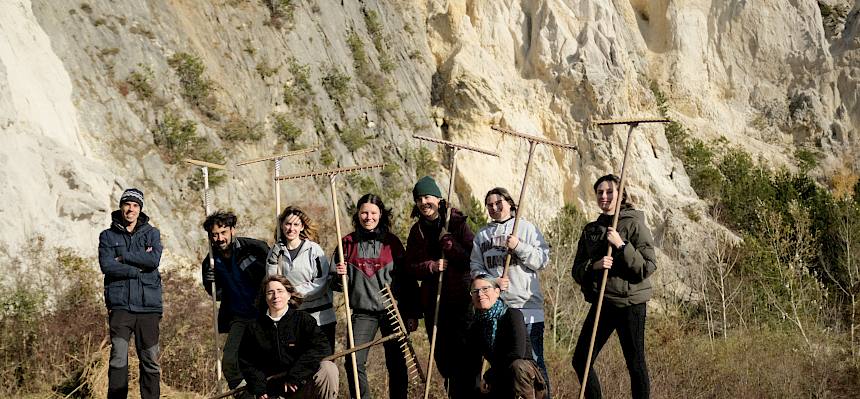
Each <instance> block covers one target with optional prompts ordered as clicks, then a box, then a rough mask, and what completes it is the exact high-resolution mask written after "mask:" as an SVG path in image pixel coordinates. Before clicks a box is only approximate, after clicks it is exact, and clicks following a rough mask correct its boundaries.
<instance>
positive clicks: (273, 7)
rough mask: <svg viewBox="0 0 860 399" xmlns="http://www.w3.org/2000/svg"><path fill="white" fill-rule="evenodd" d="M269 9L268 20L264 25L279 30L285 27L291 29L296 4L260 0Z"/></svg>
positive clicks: (287, 1)
mask: <svg viewBox="0 0 860 399" xmlns="http://www.w3.org/2000/svg"><path fill="white" fill-rule="evenodd" d="M262 1H263V4H265V5H266V8H268V9H269V20H268V21H266V24H268V25H271V26H272V27H274V28H277V29H280V28H282V27H284V26H285V25H286V27H287V28H288V29H291V28H292V26H293V22H294V20H295V14H296V4H295V1H293V0H262Z"/></svg>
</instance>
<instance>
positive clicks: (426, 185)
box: [412, 176, 442, 199]
mask: <svg viewBox="0 0 860 399" xmlns="http://www.w3.org/2000/svg"><path fill="white" fill-rule="evenodd" d="M424 195H432V196H434V197H436V198H442V191H441V190H439V186H438V185H436V181H435V180H433V178H432V177H430V176H424V177H422V178H420V179H418V182H417V183H415V188H413V189H412V199H417V198H418V197H421V196H424Z"/></svg>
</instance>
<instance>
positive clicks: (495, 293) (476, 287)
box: [467, 274, 546, 399]
mask: <svg viewBox="0 0 860 399" xmlns="http://www.w3.org/2000/svg"><path fill="white" fill-rule="evenodd" d="M470 292H471V293H472V304H474V305H475V321H474V322H473V323H472V326H471V327H470V328H469V333H468V337H467V340H468V343H469V345H468V346H467V347H469V348H472V351H473V352H472V354H471V357H470V359H471V363H470V364H471V365H472V367H475V368H477V369H478V370H479V371H480V368H481V361H480V358H481V357H483V358H484V359H487V362H489V363H490V369H489V370H487V372H486V373H484V377H483V379H482V380H481V385H480V387H479V390H480V393H481V394H482V395H484V397H488V398H526V399H541V398H545V397H546V382H545V381H544V378H543V374H542V373H541V371H540V369H538V366H537V364H536V363H535V361H534V358H533V357H532V349H531V344H530V343H529V335H528V333H527V332H526V325H525V322H524V321H523V315H522V312H520V310H519V309H514V308H509V307H508V306H507V305H505V303H504V302H503V301H502V300H501V299H500V298H499V295H500V294H501V289H500V288H499V284H498V283H497V282H496V279H494V278H493V277H491V276H489V275H487V274H479V275H477V276H475V278H473V279H472V285H471V291H470Z"/></svg>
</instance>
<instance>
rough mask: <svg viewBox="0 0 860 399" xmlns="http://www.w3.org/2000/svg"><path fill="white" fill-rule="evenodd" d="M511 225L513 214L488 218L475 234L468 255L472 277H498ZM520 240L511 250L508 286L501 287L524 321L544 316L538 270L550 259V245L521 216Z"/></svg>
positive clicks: (508, 302) (534, 320)
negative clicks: (470, 252)
mask: <svg viewBox="0 0 860 399" xmlns="http://www.w3.org/2000/svg"><path fill="white" fill-rule="evenodd" d="M513 229H514V218H510V219H508V220H506V221H504V222H495V221H493V222H490V224H488V225H486V226H484V228H482V229H481V230H480V231H479V232H478V234H476V235H475V241H474V245H473V246H472V256H471V259H470V263H471V269H472V277H475V276H477V275H479V274H482V273H483V274H488V275H490V276H493V277H501V276H502V272H503V270H504V267H505V255H507V253H508V248H507V246H506V245H505V240H506V239H507V237H508V236H509V235H511V232H513ZM516 235H517V237H518V238H519V240H520V242H519V244H518V245H517V247H516V248H514V250H513V251H512V254H511V255H512V256H511V264H510V266H509V267H508V278H509V279H510V286H509V287H508V289H507V291H502V295H501V297H502V300H504V301H505V303H507V304H508V306H510V307H512V308H514V309H520V310H521V311H522V313H523V315H524V316H525V322H526V324H531V323H538V322H542V321H543V320H544V313H543V293H542V292H541V289H540V280H538V275H537V272H538V271H539V270H542V269H543V268H545V267H546V265H547V264H548V263H549V245H548V244H547V243H546V240H545V239H544V237H543V234H541V232H540V231H538V229H537V227H535V225H533V224H531V223H529V222H528V221H526V220H523V219H520V224H519V226H517V234H516Z"/></svg>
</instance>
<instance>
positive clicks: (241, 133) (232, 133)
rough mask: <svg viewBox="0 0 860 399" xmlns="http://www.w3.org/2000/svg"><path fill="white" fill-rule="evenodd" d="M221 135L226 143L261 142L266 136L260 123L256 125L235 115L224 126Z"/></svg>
mask: <svg viewBox="0 0 860 399" xmlns="http://www.w3.org/2000/svg"><path fill="white" fill-rule="evenodd" d="M219 133H220V134H219V135H220V136H221V138H222V139H223V140H225V141H229V142H247V143H253V142H257V141H259V140H260V139H262V138H263V134H264V132H263V128H262V125H261V124H260V123H254V122H251V121H249V120H247V119H245V118H241V117H238V116H235V115H234V116H233V117H231V118H230V119H229V120H228V121H227V122H226V123H225V124H224V127H223V128H222V129H221V130H220V132H219Z"/></svg>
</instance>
